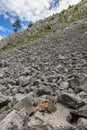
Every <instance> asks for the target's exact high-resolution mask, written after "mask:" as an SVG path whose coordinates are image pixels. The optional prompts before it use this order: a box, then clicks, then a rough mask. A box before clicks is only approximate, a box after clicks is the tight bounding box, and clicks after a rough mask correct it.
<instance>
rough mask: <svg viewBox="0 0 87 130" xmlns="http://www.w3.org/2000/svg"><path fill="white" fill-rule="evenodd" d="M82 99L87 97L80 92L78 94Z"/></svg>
mask: <svg viewBox="0 0 87 130" xmlns="http://www.w3.org/2000/svg"><path fill="white" fill-rule="evenodd" d="M78 95H79V96H80V97H81V98H82V99H84V98H86V97H87V93H86V92H84V91H82V92H80V93H79V94H78Z"/></svg>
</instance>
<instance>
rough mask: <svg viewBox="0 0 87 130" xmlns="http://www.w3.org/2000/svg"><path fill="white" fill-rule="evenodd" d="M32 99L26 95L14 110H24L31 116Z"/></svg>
mask: <svg viewBox="0 0 87 130" xmlns="http://www.w3.org/2000/svg"><path fill="white" fill-rule="evenodd" d="M33 103H34V98H33V97H32V96H31V95H27V96H26V97H24V99H22V100H21V101H19V102H18V103H17V104H16V105H15V106H14V109H16V110H21V109H22V108H25V109H26V111H27V113H28V115H31V114H32V113H33V112H35V108H34V106H33Z"/></svg>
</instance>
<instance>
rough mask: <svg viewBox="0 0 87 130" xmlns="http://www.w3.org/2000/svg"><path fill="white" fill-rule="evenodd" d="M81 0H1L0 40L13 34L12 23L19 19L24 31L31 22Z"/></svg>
mask: <svg viewBox="0 0 87 130" xmlns="http://www.w3.org/2000/svg"><path fill="white" fill-rule="evenodd" d="M78 2H80V0H71V1H70V0H44V1H42V0H34V1H33V2H32V1H30V0H21V1H18V0H14V1H12V0H1V1H0V39H1V38H3V37H7V36H8V35H10V34H11V33H13V32H14V31H13V27H12V23H14V21H15V20H16V19H17V18H19V19H20V20H21V24H22V30H23V29H25V28H26V27H27V26H28V25H29V23H30V22H33V23H34V22H36V21H38V20H40V19H44V18H46V17H48V16H51V15H53V14H55V13H58V12H60V11H62V10H63V9H66V8H68V6H69V5H73V4H77V3H78Z"/></svg>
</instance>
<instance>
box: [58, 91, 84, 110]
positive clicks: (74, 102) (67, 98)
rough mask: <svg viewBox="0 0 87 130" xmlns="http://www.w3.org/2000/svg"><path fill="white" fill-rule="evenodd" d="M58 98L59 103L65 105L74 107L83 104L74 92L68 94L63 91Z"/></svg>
mask: <svg viewBox="0 0 87 130" xmlns="http://www.w3.org/2000/svg"><path fill="white" fill-rule="evenodd" d="M58 100H59V102H60V103H62V104H64V105H65V106H67V107H70V108H74V109H76V108H79V107H81V106H83V105H85V103H84V102H83V101H82V100H81V98H80V97H78V96H76V95H75V94H69V93H65V92H63V93H62V94H61V95H60V96H59V97H58Z"/></svg>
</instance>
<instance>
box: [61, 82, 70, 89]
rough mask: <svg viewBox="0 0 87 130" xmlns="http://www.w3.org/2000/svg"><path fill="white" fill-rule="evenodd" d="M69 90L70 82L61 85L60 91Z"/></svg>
mask: <svg viewBox="0 0 87 130" xmlns="http://www.w3.org/2000/svg"><path fill="white" fill-rule="evenodd" d="M68 88H69V82H63V83H61V84H60V86H59V89H60V90H64V89H68Z"/></svg>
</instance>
